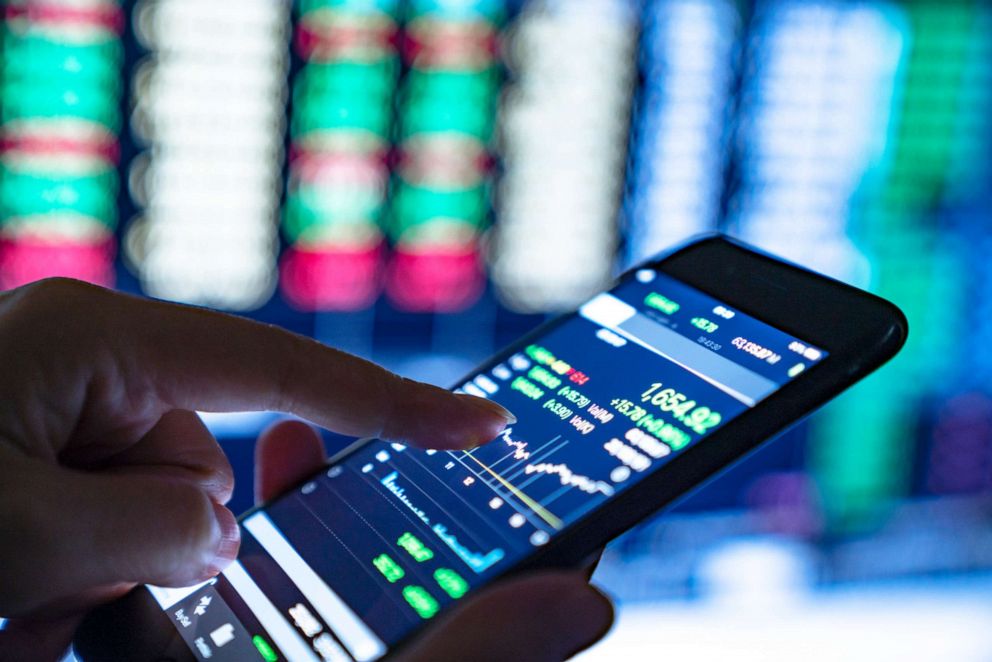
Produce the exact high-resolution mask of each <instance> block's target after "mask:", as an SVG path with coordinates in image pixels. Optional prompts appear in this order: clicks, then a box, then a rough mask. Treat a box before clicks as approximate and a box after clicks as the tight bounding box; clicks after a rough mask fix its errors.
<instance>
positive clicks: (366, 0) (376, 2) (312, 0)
mask: <svg viewBox="0 0 992 662" xmlns="http://www.w3.org/2000/svg"><path fill="white" fill-rule="evenodd" d="M299 3H300V14H301V15H302V14H308V13H310V12H314V11H320V10H324V9H335V10H345V11H349V12H356V13H358V12H362V13H369V14H372V13H384V14H391V15H395V14H396V13H397V11H398V9H399V0H363V1H361V2H356V1H355V0H299Z"/></svg>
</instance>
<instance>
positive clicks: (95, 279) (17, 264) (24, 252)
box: [0, 236, 114, 290]
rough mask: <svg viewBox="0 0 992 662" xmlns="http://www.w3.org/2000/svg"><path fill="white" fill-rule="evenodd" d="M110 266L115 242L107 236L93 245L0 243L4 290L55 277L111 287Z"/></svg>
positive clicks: (34, 240)
mask: <svg viewBox="0 0 992 662" xmlns="http://www.w3.org/2000/svg"><path fill="white" fill-rule="evenodd" d="M113 265H114V240H113V237H109V236H108V237H107V238H105V239H101V240H98V241H95V242H84V241H67V240H64V239H59V240H58V241H53V240H50V239H48V240H46V239H43V238H38V237H20V238H17V239H0V288H2V289H5V290H9V289H12V288H14V287H20V286H21V285H26V284H27V283H31V282H33V281H36V280H41V279H43V278H51V277H54V276H64V277H66V278H76V279H78V280H85V281H87V282H90V283H94V284H96V285H102V286H104V287H113V285H114V266H113Z"/></svg>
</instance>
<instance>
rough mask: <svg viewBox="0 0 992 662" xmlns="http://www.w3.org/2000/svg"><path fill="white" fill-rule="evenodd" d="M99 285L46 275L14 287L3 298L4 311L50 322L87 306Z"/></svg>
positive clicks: (23, 317) (25, 317)
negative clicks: (4, 298)
mask: <svg viewBox="0 0 992 662" xmlns="http://www.w3.org/2000/svg"><path fill="white" fill-rule="evenodd" d="M103 292H105V290H103V289H102V288H100V287H97V286H95V285H90V284H89V283H84V282H82V281H78V280H73V279H71V278H46V279H44V280H39V281H35V282H33V283H29V284H27V285H24V286H22V287H19V288H17V289H16V290H13V291H12V292H11V293H10V296H9V297H8V298H7V299H6V300H5V301H4V305H5V308H6V309H7V313H8V314H9V315H12V316H13V317H14V318H15V319H18V318H20V319H23V320H24V321H35V320H37V321H39V322H49V323H51V322H52V321H53V320H57V319H60V318H62V317H64V316H66V315H70V316H71V315H73V314H74V312H75V311H78V310H81V309H87V308H90V306H91V301H92V299H93V298H94V297H96V296H99V295H100V294H101V293H103Z"/></svg>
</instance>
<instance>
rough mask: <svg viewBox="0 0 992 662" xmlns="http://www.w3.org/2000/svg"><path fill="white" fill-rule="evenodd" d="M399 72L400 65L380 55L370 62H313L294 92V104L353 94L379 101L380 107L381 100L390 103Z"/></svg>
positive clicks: (308, 66)
mask: <svg viewBox="0 0 992 662" xmlns="http://www.w3.org/2000/svg"><path fill="white" fill-rule="evenodd" d="M398 71H399V62H398V60H397V59H396V58H395V57H392V56H391V57H383V56H381V55H380V56H379V57H377V58H374V59H373V61H369V62H359V61H349V60H344V61H341V60H337V61H333V62H311V63H308V64H307V65H306V66H305V67H304V68H303V71H302V72H301V73H300V77H299V79H298V80H297V84H296V87H295V89H294V90H293V102H294V103H297V104H298V103H304V102H308V101H311V100H313V98H314V97H318V98H319V97H322V96H327V95H335V94H346V95H348V94H353V95H360V96H363V97H375V98H376V100H377V101H376V103H380V101H379V100H386V99H388V97H389V95H390V94H391V93H392V91H393V85H394V80H395V78H396V74H397V72H398Z"/></svg>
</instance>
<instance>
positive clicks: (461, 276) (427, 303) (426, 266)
mask: <svg viewBox="0 0 992 662" xmlns="http://www.w3.org/2000/svg"><path fill="white" fill-rule="evenodd" d="M485 285H486V279H485V275H484V274H483V270H482V259H481V257H480V255H479V248H478V246H477V245H476V244H465V245H460V246H431V247H429V248H419V249H418V248H414V247H403V246H398V247H397V248H396V251H395V252H394V253H393V256H392V259H391V261H390V264H389V269H388V271H387V275H386V293H387V294H388V295H389V298H390V299H391V300H392V301H393V303H395V304H396V306H397V307H399V308H401V309H403V310H409V311H412V312H439V313H453V312H458V311H460V310H465V309H466V308H468V307H470V306H471V305H472V304H474V303H475V302H476V301H478V300H479V297H480V296H482V292H483V290H484V289H485Z"/></svg>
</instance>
